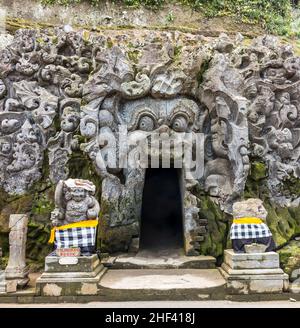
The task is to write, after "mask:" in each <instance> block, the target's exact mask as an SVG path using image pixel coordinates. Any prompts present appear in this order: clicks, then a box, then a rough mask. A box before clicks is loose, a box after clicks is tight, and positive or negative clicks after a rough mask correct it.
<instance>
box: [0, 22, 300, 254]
mask: <svg viewBox="0 0 300 328" xmlns="http://www.w3.org/2000/svg"><path fill="white" fill-rule="evenodd" d="M299 72H300V60H299V58H298V57H295V56H294V55H293V51H292V49H291V47H290V46H289V45H281V44H279V43H278V40H277V39H276V38H274V37H271V36H263V37H259V38H257V39H254V40H253V42H252V43H251V44H250V45H249V44H246V42H244V41H243V37H242V36H241V35H240V34H238V35H237V36H236V38H233V39H231V38H229V37H228V36H227V35H225V34H221V35H220V36H219V37H218V38H205V37H203V36H201V35H193V34H189V33H182V32H158V31H139V33H137V32H136V31H127V33H124V32H122V31H111V32H110V33H107V32H105V33H104V32H103V33H91V32H88V31H86V30H81V31H76V32H75V31H71V32H65V31H64V30H63V29H60V28H54V29H46V30H43V31H40V30H19V31H17V33H16V34H15V37H14V40H13V41H12V43H11V44H10V45H8V46H7V47H5V48H4V49H3V50H1V52H0V77H1V80H0V106H1V108H0V163H1V166H0V185H1V188H2V191H1V197H0V207H1V212H0V226H1V233H0V238H1V240H2V241H3V244H4V247H3V250H4V252H5V251H6V248H5V243H6V238H7V237H6V233H7V219H8V215H9V214H11V213H19V212H22V213H25V212H27V213H29V214H30V219H31V221H30V222H31V223H30V224H29V241H28V256H29V257H30V258H32V259H33V260H37V259H38V258H39V257H40V256H41V254H42V255H43V254H44V252H47V251H48V250H49V248H47V245H46V235H47V232H48V223H49V215H50V212H51V210H52V209H53V190H54V186H55V184H56V183H57V182H58V181H59V180H60V179H65V178H67V177H73V178H75V177H76V178H84V179H89V180H92V181H93V182H94V183H95V185H96V186H97V192H98V194H97V195H96V196H97V197H98V199H99V200H100V201H101V209H102V213H101V215H102V216H101V219H102V222H103V224H102V226H101V231H100V234H99V237H100V238H101V247H102V248H103V250H105V251H120V250H128V249H130V247H131V243H132V240H134V239H135V238H137V237H138V234H139V220H140V218H139V215H140V204H141V199H140V198H141V197H140V196H141V193H142V188H143V179H144V172H143V171H142V170H138V169H135V170H127V171H124V170H121V169H117V170H116V169H113V168H109V167H108V168H106V169H103V167H102V166H101V165H100V163H101V160H102V159H103V157H104V156H105V154H106V153H107V152H108V151H109V149H108V148H107V147H105V146H104V147H103V146H101V145H100V144H99V135H100V133H101V132H103V131H109V132H110V133H112V134H116V133H117V128H118V125H120V124H124V123H125V125H127V130H128V132H129V133H135V132H136V131H140V130H143V128H144V126H145V124H144V123H145V122H146V123H147V124H146V128H147V129H148V128H149V126H150V129H153V130H155V129H156V128H157V129H159V128H160V127H161V124H162V123H161V118H159V117H157V116H156V112H155V108H156V107H157V106H161V104H163V103H164V102H168V103H174V104H179V105H178V106H177V105H176V106H177V107H176V106H174V112H171V113H169V114H168V115H170V117H169V118H168V120H169V121H170V123H168V124H167V125H168V129H169V130H170V131H171V132H172V131H173V130H174V129H175V128H174V126H173V125H172V124H173V121H172V117H173V116H174V115H175V114H176V115H177V114H180V115H181V116H184V117H185V119H186V123H185V124H184V127H185V130H184V132H192V133H197V132H200V133H202V134H204V136H205V143H204V145H205V146H204V153H205V159H204V172H203V175H202V176H201V177H199V178H197V179H195V180H194V181H192V183H190V181H187V183H186V188H185V194H184V202H185V204H186V206H185V215H186V217H188V218H189V220H192V221H193V224H194V228H193V229H192V230H191V231H190V236H191V240H190V244H191V247H192V250H193V252H194V253H195V254H210V255H213V256H216V257H220V256H221V255H222V253H223V249H224V248H225V247H226V244H227V240H228V230H229V225H230V218H231V213H232V203H233V201H235V200H237V199H240V198H241V197H243V196H244V197H259V198H261V199H263V201H264V204H265V206H266V208H267V209H268V210H269V216H268V218H267V222H268V225H269V226H270V228H271V230H272V231H273V233H274V237H275V240H276V242H277V243H278V244H279V245H283V244H285V243H288V242H289V241H290V240H292V239H293V238H294V237H295V236H296V235H297V234H299V233H300V217H299V201H300V193H299V177H300V170H299V156H300V143H299V136H300V134H299V131H300V130H299V126H300V108H299V106H300V104H299V99H298V97H299V96H298V95H299V85H300V84H299V83H300V82H299V81H300V74H299ZM147 99H148V100H147ZM139 101H141V102H142V103H147V104H148V107H149V108H150V109H149V110H145V109H142V110H141V112H138V110H135V109H134V110H133V117H131V118H130V116H129V114H126V113H125V112H126V108H127V107H128V108H129V109H132V108H135V107H134V106H136V104H138V103H139ZM155 103H158V104H159V105H157V106H156V105H155ZM126 104H129V105H126ZM126 106H127V107H126ZM168 106H169V105H168ZM171 107H172V106H171ZM176 108H179V109H176ZM175 109H176V110H175ZM183 112H184V113H183ZM122 113H123V114H122ZM124 113H125V114H124ZM122 115H123V116H122ZM172 115H173V116H172ZM145 116H147V120H146V121H145V122H143V124H141V121H140V119H141V117H145ZM174 117H175V116H174ZM129 118H130V119H129ZM169 121H168V122H169ZM181 121H182V120H181ZM149 122H150V123H149ZM164 124H165V125H166V123H164ZM36 238H38V239H42V240H41V242H39V243H38V247H40V249H41V250H42V253H41V252H37V248H36V247H33V246H32V243H33V242H34V240H36Z"/></svg>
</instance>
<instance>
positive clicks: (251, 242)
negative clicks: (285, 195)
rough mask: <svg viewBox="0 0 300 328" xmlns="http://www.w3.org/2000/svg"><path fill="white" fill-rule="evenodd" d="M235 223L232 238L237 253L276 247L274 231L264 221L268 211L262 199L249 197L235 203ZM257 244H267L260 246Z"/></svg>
mask: <svg viewBox="0 0 300 328" xmlns="http://www.w3.org/2000/svg"><path fill="white" fill-rule="evenodd" d="M233 217H234V219H233V224H232V225H231V230H230V238H231V242H232V246H233V249H234V251H235V252H237V253H242V252H246V253H252V252H258V251H259V250H262V252H264V251H266V252H270V251H273V250H274V249H275V243H274V240H273V238H272V233H271V231H270V230H269V228H268V226H267V225H266V224H265V223H264V222H265V221H266V217H267V211H266V209H265V208H264V206H263V202H262V201H261V200H260V199H255V198H249V199H247V200H245V201H240V202H236V203H234V204H233ZM256 244H260V245H265V247H259V246H257V245H256Z"/></svg>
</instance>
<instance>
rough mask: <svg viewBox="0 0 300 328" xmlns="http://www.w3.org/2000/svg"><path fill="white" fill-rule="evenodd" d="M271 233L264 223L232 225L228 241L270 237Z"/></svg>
mask: <svg viewBox="0 0 300 328" xmlns="http://www.w3.org/2000/svg"><path fill="white" fill-rule="evenodd" d="M270 236H272V233H271V231H270V229H269V228H268V226H267V225H266V224H265V223H248V224H246V223H233V224H232V226H231V229H230V239H248V238H263V237H270Z"/></svg>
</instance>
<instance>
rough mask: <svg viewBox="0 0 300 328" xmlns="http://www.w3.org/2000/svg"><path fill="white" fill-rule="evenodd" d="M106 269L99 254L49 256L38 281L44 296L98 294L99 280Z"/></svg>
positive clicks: (37, 285)
mask: <svg viewBox="0 0 300 328" xmlns="http://www.w3.org/2000/svg"><path fill="white" fill-rule="evenodd" d="M105 271H106V269H105V268H104V267H103V265H102V264H101V263H100V261H99V259H98V256H97V255H96V254H95V255H92V256H79V257H58V256H53V255H50V256H47V257H46V259H45V272H44V273H43V274H42V275H41V277H39V278H38V279H37V281H36V289H37V294H40V295H42V296H74V295H96V294H97V293H98V282H99V281H100V278H101V277H102V275H103V274H104V273H105Z"/></svg>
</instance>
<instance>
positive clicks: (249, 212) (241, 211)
mask: <svg viewBox="0 0 300 328" xmlns="http://www.w3.org/2000/svg"><path fill="white" fill-rule="evenodd" d="M232 209H233V213H232V214H233V217H234V218H244V217H254V218H259V219H261V220H263V221H265V220H266V217H267V214H268V213H267V211H266V209H265V208H264V206H263V202H262V200H261V199H258V198H249V199H247V200H244V201H240V202H235V203H234V204H233V207H232Z"/></svg>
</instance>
